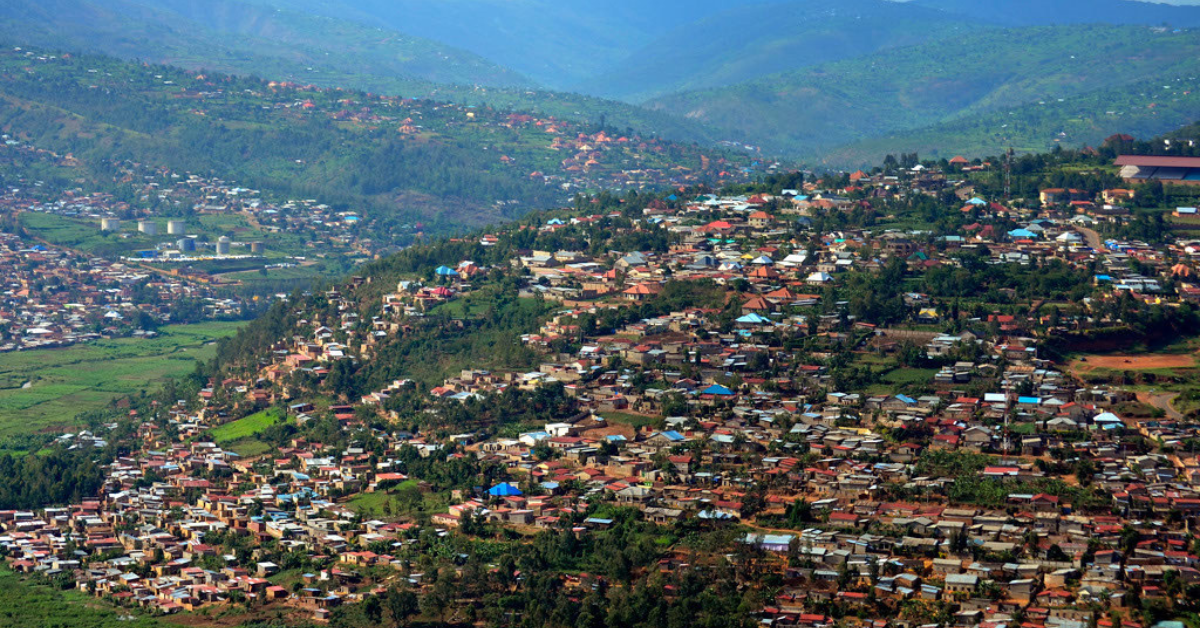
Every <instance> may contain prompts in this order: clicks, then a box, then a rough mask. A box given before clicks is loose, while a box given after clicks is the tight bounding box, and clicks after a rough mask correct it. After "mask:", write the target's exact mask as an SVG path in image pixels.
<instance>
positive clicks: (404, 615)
mask: <svg viewBox="0 0 1200 628" xmlns="http://www.w3.org/2000/svg"><path fill="white" fill-rule="evenodd" d="M384 606H385V607H386V608H387V612H388V617H390V618H391V620H392V624H393V625H395V626H406V625H408V619H409V618H410V617H412V616H413V615H416V614H417V612H418V611H419V610H420V604H419V602H418V600H417V594H416V593H413V592H412V591H409V590H407V589H403V590H401V589H398V588H396V587H392V588H390V589H388V590H387V592H386V593H385V594H384Z"/></svg>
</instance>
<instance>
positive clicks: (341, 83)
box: [0, 0, 1200, 167]
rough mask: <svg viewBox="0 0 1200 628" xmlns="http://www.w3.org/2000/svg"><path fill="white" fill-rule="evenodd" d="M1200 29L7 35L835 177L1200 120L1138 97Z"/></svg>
mask: <svg viewBox="0 0 1200 628" xmlns="http://www.w3.org/2000/svg"><path fill="white" fill-rule="evenodd" d="M1192 28H1200V6H1171V5H1166V4H1155V3H1149V2H1137V1H1132V0H911V1H909V2H893V1H890V0H844V1H836V0H656V1H655V2H645V1H644V0H571V1H568V2H562V1H551V0H437V1H435V2H431V1H429V0H161V1H157V0H8V1H7V2H3V3H0V41H2V42H5V43H12V44H17V45H19V44H33V45H38V46H43V47H48V48H54V49H60V50H81V51H90V52H101V53H106V54H112V55H116V56H119V57H121V58H124V59H137V60H146V61H153V62H160V63H169V64H172V65H177V66H180V67H184V68H188V69H192V70H198V69H209V70H215V71H222V72H230V73H235V74H239V75H257V76H262V77H267V78H270V79H274V80H281V81H290V82H295V83H298V84H312V85H319V86H325V87H349V88H356V89H364V90H368V91H371V92H374V93H382V94H393V95H397V94H398V95H404V96H409V97H418V98H426V97H427V98H433V99H436V100H439V101H447V102H453V103H458V104H465V105H471V106H488V107H493V108H499V109H504V110H512V111H525V112H531V113H536V114H542V115H553V116H556V117H559V118H563V119H569V120H575V121H582V122H586V123H589V124H595V125H600V124H603V125H606V126H609V127H616V128H618V129H621V130H628V131H630V132H632V131H637V132H639V133H641V134H643V135H647V136H650V135H653V136H658V137H663V138H668V139H672V140H676V141H682V142H696V143H699V144H703V145H709V146H711V145H713V144H715V143H717V142H725V143H727V144H728V145H737V146H745V147H749V148H750V149H751V150H754V149H760V150H761V153H762V154H763V155H764V156H782V157H785V158H789V159H800V160H803V161H805V162H808V163H813V164H822V165H827V166H829V167H835V166H838V165H844V164H848V163H857V162H858V161H860V160H861V159H863V157H864V155H867V152H866V151H871V150H874V149H875V148H876V147H880V148H884V147H886V148H888V149H889V150H891V149H893V148H894V149H895V152H911V150H906V149H905V148H904V147H905V146H911V147H912V148H913V149H915V148H916V147H918V146H921V147H933V146H937V147H940V150H944V151H948V152H962V153H965V154H972V153H973V151H975V150H985V149H986V150H991V147H993V146H998V145H1000V144H1007V143H1011V144H1013V145H1016V146H1017V147H1018V148H1021V147H1026V146H1027V147H1028V148H1029V149H1030V150H1045V149H1047V148H1049V147H1051V146H1052V145H1053V144H1054V143H1069V144H1072V145H1074V144H1075V143H1077V142H1087V141H1091V140H1092V139H1093V138H1094V137H1096V136H1101V137H1103V136H1105V135H1107V134H1110V133H1111V132H1116V131H1119V130H1126V129H1125V128H1123V127H1121V126H1120V125H1122V124H1126V123H1129V124H1133V125H1134V126H1135V127H1136V128H1146V129H1150V130H1154V129H1159V130H1161V129H1165V128H1168V127H1170V126H1172V125H1178V124H1183V123H1187V122H1190V121H1191V119H1190V118H1189V117H1188V116H1189V112H1188V111H1187V107H1186V106H1183V105H1180V106H1178V107H1174V108H1172V107H1164V108H1159V109H1158V110H1156V111H1149V110H1146V111H1143V110H1141V109H1138V107H1142V108H1143V109H1145V108H1147V107H1149V106H1150V105H1152V104H1154V103H1152V102H1150V101H1149V100H1148V98H1149V97H1148V96H1146V93H1147V90H1146V89H1143V88H1140V87H1136V84H1140V83H1142V82H1145V83H1146V84H1147V85H1153V84H1155V83H1159V84H1160V85H1159V86H1160V87H1161V86H1162V85H1176V83H1174V81H1177V80H1181V81H1184V82H1186V81H1187V80H1189V79H1190V78H1193V77H1195V76H1197V75H1198V72H1200V67H1198V66H1200V62H1197V61H1196V59H1197V58H1198V57H1200V55H1197V52H1200V50H1197V45H1196V41H1197V35H1196V33H1194V32H1193V31H1192V30H1191V29H1192ZM1182 91H1188V90H1187V89H1183V90H1182ZM1189 96H1190V94H1184V95H1181V96H1180V99H1181V102H1183V103H1186V102H1188V100H1189ZM1060 99H1062V100H1063V101H1064V102H1063V103H1059V100H1060ZM1105 99H1109V100H1111V102H1107V103H1106V102H1105ZM1118 104H1119V105H1120V106H1117V105H1118ZM1060 105H1061V106H1060ZM1114 109H1121V110H1123V111H1124V112H1125V113H1123V114H1113V113H1110V112H1111V111H1113V110H1114ZM1191 115H1192V117H1195V114H1191ZM997 129H1000V130H997Z"/></svg>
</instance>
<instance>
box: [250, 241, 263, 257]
mask: <svg viewBox="0 0 1200 628" xmlns="http://www.w3.org/2000/svg"><path fill="white" fill-rule="evenodd" d="M266 250H267V247H266V246H265V245H263V243H262V242H251V243H250V252H251V253H253V254H255V255H262V254H263V253H264V252H265V251H266Z"/></svg>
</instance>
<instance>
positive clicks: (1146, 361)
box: [1071, 353, 1196, 373]
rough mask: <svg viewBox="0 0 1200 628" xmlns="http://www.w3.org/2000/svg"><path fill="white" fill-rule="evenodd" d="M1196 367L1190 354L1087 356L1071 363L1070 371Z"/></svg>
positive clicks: (1087, 371)
mask: <svg viewBox="0 0 1200 628" xmlns="http://www.w3.org/2000/svg"><path fill="white" fill-rule="evenodd" d="M1194 366H1196V356H1195V355H1194V354H1190V353H1180V354H1159V355H1154V354H1151V355H1089V356H1086V357H1084V358H1082V359H1079V360H1075V361H1074V362H1072V363H1071V370H1073V371H1075V372H1077V373H1090V372H1092V371H1094V370H1096V369H1113V370H1118V371H1149V370H1152V369H1185V368H1192V367H1194Z"/></svg>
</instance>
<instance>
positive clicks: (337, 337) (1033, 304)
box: [0, 138, 1200, 628]
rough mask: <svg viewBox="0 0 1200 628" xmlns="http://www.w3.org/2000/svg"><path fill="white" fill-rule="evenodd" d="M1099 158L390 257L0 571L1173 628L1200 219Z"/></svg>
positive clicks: (898, 165)
mask: <svg viewBox="0 0 1200 628" xmlns="http://www.w3.org/2000/svg"><path fill="white" fill-rule="evenodd" d="M1118 139H1119V138H1118ZM1105 150H1107V151H1108V152H1107V153H1105V152H1104V151H1084V152H1080V153H1062V154H1056V155H1054V156H1036V157H1029V158H1021V160H1012V161H1009V160H1006V161H1005V162H1003V163H1001V162H1000V161H996V160H993V161H992V162H986V161H975V162H971V161H967V160H965V159H955V160H951V161H943V162H941V163H938V162H923V163H918V162H917V161H916V159H915V156H913V157H912V158H911V159H909V158H908V157H907V156H906V157H905V158H904V159H901V160H896V159H889V161H888V162H887V163H886V164H885V166H884V167H882V168H878V169H876V170H875V171H873V172H863V171H860V172H855V173H852V174H843V175H837V176H825V177H821V178H818V177H812V176H808V177H805V176H801V175H799V174H797V175H781V176H777V177H771V178H769V179H768V180H767V181H766V182H764V183H762V184H760V185H755V186H743V187H741V188H735V189H727V190H724V191H713V190H707V189H703V188H696V187H686V188H685V187H681V188H677V189H675V190H674V191H672V192H668V193H665V194H646V193H642V194H639V193H636V192H635V193H631V194H629V195H627V196H617V195H612V194H608V193H605V194H601V195H599V196H594V197H580V198H579V199H578V200H577V202H576V206H575V208H573V209H570V210H565V209H564V210H561V211H556V212H549V213H540V214H533V215H531V216H529V217H527V218H524V219H521V220H519V221H517V222H515V223H512V224H510V225H507V226H505V227H502V228H496V229H492V230H489V231H487V232H481V233H478V234H476V235H474V236H471V237H466V238H455V239H449V240H444V241H442V242H439V243H436V244H429V245H421V246H416V247H412V248H409V249H406V250H404V251H402V252H400V253H398V254H396V255H394V256H391V257H388V258H384V259H381V260H379V261H376V262H374V263H372V264H369V265H367V266H366V267H365V268H364V269H362V270H361V271H359V276H356V277H353V278H350V279H349V280H347V281H345V282H342V283H339V284H337V285H333V286H327V287H324V288H322V289H320V290H313V291H311V292H307V293H299V292H298V293H296V294H293V295H291V296H289V297H288V298H287V299H284V300H281V301H280V302H279V303H277V304H276V305H275V306H274V307H273V308H272V309H271V310H270V311H269V312H268V313H267V314H266V315H265V316H264V317H263V318H262V319H260V320H259V321H257V322H256V323H254V324H253V325H252V326H251V327H250V328H248V329H247V330H244V331H243V332H242V333H240V334H239V335H238V337H237V338H235V339H233V340H232V341H230V342H229V343H227V344H226V345H224V346H223V347H222V357H221V358H220V359H219V360H218V361H217V362H215V363H214V364H212V365H209V366H207V367H206V371H205V372H204V373H198V374H197V375H196V376H195V377H193V378H191V380H189V382H185V383H181V384H180V386H178V387H174V388H172V390H171V391H170V393H168V395H169V396H166V395H163V396H159V397H156V398H153V399H147V400H145V401H143V402H138V403H135V404H132V405H130V404H126V405H125V406H123V407H122V408H121V409H120V410H119V413H118V416H116V417H115V418H114V419H113V422H112V423H111V424H96V425H94V426H92V428H91V429H89V430H87V431H83V432H77V433H72V434H66V435H63V436H61V437H59V438H58V441H57V442H58V447H60V448H62V449H63V450H66V451H70V452H73V453H76V454H78V453H79V452H82V453H83V454H85V455H94V456H95V457H97V458H98V459H99V460H100V465H101V467H100V469H99V473H98V479H97V485H96V487H95V488H96V490H95V491H94V492H93V493H92V494H88V495H86V496H83V497H81V498H80V499H77V500H75V501H73V503H70V504H69V505H65V506H47V505H45V504H37V505H34V504H31V505H30V506H28V507H25V508H22V509H13V510H5V511H0V552H2V553H3V555H4V557H5V559H6V561H7V564H8V566H9V567H10V568H11V569H13V570H16V571H18V572H21V573H25V574H30V577H32V578H39V579H45V580H48V581H51V582H55V583H58V584H60V586H71V587H76V588H78V589H79V590H80V591H84V592H87V593H88V594H91V595H94V596H98V597H100V598H104V599H105V600H108V601H110V602H111V603H115V604H118V605H121V606H125V607H128V608H130V609H133V608H139V609H144V610H145V611H146V612H149V613H156V614H177V613H184V614H188V613H196V614H200V613H215V612H229V613H244V614H246V616H247V617H264V616H267V615H266V614H270V613H276V614H275V615H271V616H277V617H284V618H288V620H289V621H293V622H296V623H305V622H318V623H324V622H332V623H333V624H334V625H346V626H350V625H378V624H379V623H380V622H391V623H394V624H396V625H401V624H405V623H406V622H408V621H410V620H411V619H412V618H416V617H422V618H424V620H426V621H430V622H436V621H450V622H459V623H460V624H461V623H483V624H486V625H514V626H543V625H553V626H558V625H572V626H583V625H588V626H593V625H595V626H599V625H606V626H634V625H651V624H653V625H661V626H676V625H680V626H682V625H688V622H691V623H698V624H700V625H712V626H718V625H721V626H734V625H736V626H749V625H759V626H770V627H779V628H789V627H796V626H798V627H803V628H824V627H828V626H870V627H872V628H883V627H884V626H895V627H898V628H905V627H908V628H912V627H918V626H933V625H940V626H946V625H955V626H964V627H979V628H1017V627H1019V628H1091V627H1097V626H1099V627H1103V628H1152V627H1154V626H1159V627H1169V626H1173V625H1182V624H1176V623H1173V621H1174V620H1175V619H1176V618H1178V617H1181V616H1182V615H1183V614H1184V613H1186V612H1194V611H1195V610H1196V604H1197V600H1200V558H1198V556H1200V542H1197V540H1196V538H1195V537H1194V536H1193V532H1192V527H1193V526H1194V525H1195V524H1196V523H1197V522H1198V521H1200V457H1198V452H1200V423H1197V408H1200V405H1198V404H1197V399H1196V398H1195V397H1194V396H1192V395H1189V394H1188V393H1187V392H1186V389H1181V388H1180V386H1186V385H1187V384H1188V383H1194V378H1195V377H1196V369H1195V362H1194V357H1193V355H1192V353H1191V352H1194V350H1195V348H1194V346H1192V345H1191V344H1190V342H1191V341H1190V340H1188V336H1190V335H1193V334H1194V333H1195V330H1196V329H1197V325H1198V324H1200V321H1198V314H1197V309H1196V306H1195V304H1196V303H1197V302H1200V277H1197V275H1196V273H1197V272H1200V264H1198V261H1200V236H1197V235H1196V233H1197V232H1195V231H1190V230H1189V229H1190V228H1194V225H1195V224H1196V223H1195V222H1194V220H1195V219H1194V212H1195V210H1194V209H1189V207H1191V206H1194V202H1193V201H1194V197H1193V196H1191V194H1192V193H1193V192H1194V190H1195V188H1188V187H1186V186H1184V185H1183V184H1179V185H1178V186H1176V185H1174V184H1172V185H1168V186H1167V187H1166V188H1164V186H1163V184H1162V182H1161V181H1159V182H1157V183H1156V182H1154V181H1147V180H1122V179H1121V178H1120V176H1118V173H1117V171H1116V170H1115V167H1114V166H1113V165H1112V162H1113V157H1114V156H1115V153H1114V151H1113V150H1112V147H1111V146H1108V147H1106V149H1105ZM1010 159H1011V158H1010ZM1034 159H1037V160H1042V161H1041V162H1039V163H1037V164H1035V163H1033V162H1032V161H1030V160H1034ZM1068 163H1069V164H1071V165H1072V166H1073V169H1072V170H1071V172H1073V173H1079V172H1081V171H1082V172H1083V174H1072V175H1070V177H1066V176H1062V175H1061V174H1055V175H1050V174H1044V173H1048V172H1051V171H1054V172H1058V171H1055V170H1054V168H1056V167H1058V166H1061V165H1062V164H1068ZM1035 169H1037V172H1040V173H1043V174H1029V173H1033V172H1034V170H1035ZM1014 172H1016V173H1017V177H1024V179H1023V180H1022V179H1018V180H1017V181H1016V182H1015V184H1014V183H1013V181H1012V179H1013V178H1014V176H1013V173H1014ZM1022 173H1027V174H1022ZM1055 177H1057V179H1054V178H1055ZM1071 177H1073V178H1071ZM1056 181H1057V183H1058V184H1057V185H1056V184H1055V183H1056ZM1014 187H1015V188H1016V193H1015V194H1014V193H1013V192H1012V189H1013V188H1014ZM1175 203H1178V204H1177V205H1176V206H1174V207H1171V206H1170V205H1172V204H1175ZM1148 208H1152V209H1153V211H1148ZM1164 208H1165V209H1164ZM8 246H9V250H16V251H21V250H23V249H22V248H21V246H19V245H16V244H9V245H8ZM1181 338H1182V340H1181ZM1164 345H1168V346H1170V347H1172V349H1171V351H1168V352H1163V353H1161V354H1158V355H1138V354H1137V352H1138V350H1139V348H1145V347H1162V346H1164ZM1114 351H1117V352H1119V351H1125V352H1126V353H1125V354H1123V355H1117V356H1113V355H1112V353H1113V352H1114ZM1101 354H1103V355H1101ZM1180 390H1185V392H1183V394H1179V392H1180ZM118 442H121V443H125V446H123V447H116V446H115V445H116V444H117V443H118Z"/></svg>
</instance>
